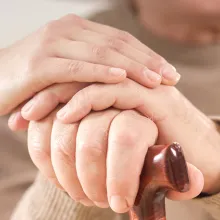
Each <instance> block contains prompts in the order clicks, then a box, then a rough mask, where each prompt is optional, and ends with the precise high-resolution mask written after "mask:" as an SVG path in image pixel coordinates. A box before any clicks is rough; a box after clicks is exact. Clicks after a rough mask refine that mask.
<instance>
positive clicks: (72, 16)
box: [61, 13, 84, 26]
mask: <svg viewBox="0 0 220 220" xmlns="http://www.w3.org/2000/svg"><path fill="white" fill-rule="evenodd" d="M61 20H63V21H71V22H72V23H73V24H75V25H78V26H83V24H84V19H83V18H81V17H80V16H78V15H76V14H73V13H70V14H67V15H65V16H64V17H63V18H61Z"/></svg>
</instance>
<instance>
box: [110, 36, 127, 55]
mask: <svg viewBox="0 0 220 220" xmlns="http://www.w3.org/2000/svg"><path fill="white" fill-rule="evenodd" d="M124 45H125V43H124V42H123V41H122V40H119V39H117V38H114V37H109V38H108V39H107V46H109V47H110V48H113V49H114V50H116V51H118V52H120V51H122V50H123V48H124Z"/></svg>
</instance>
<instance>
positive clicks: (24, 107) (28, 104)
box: [22, 98, 34, 112]
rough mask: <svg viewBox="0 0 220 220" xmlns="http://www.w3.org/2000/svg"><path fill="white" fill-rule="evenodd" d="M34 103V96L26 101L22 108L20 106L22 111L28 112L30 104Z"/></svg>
mask: <svg viewBox="0 0 220 220" xmlns="http://www.w3.org/2000/svg"><path fill="white" fill-rule="evenodd" d="M33 104H34V98H33V99H31V100H30V101H29V102H28V103H26V104H25V105H24V106H23V108H22V112H28V111H30V110H31V108H32V106H33Z"/></svg>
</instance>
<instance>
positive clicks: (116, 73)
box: [109, 67, 127, 76]
mask: <svg viewBox="0 0 220 220" xmlns="http://www.w3.org/2000/svg"><path fill="white" fill-rule="evenodd" d="M109 73H111V74H112V75H113V76H123V75H127V73H126V71H125V70H123V69H120V68H114V67H112V68H110V69H109Z"/></svg>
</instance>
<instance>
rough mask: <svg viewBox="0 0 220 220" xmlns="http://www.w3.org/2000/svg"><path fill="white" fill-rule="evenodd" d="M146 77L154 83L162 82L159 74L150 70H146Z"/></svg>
mask: <svg viewBox="0 0 220 220" xmlns="http://www.w3.org/2000/svg"><path fill="white" fill-rule="evenodd" d="M144 75H145V76H146V77H147V78H149V79H150V80H151V81H153V82H158V81H161V76H160V75H159V74H158V73H155V72H153V71H151V70H149V69H145V70H144Z"/></svg>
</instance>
